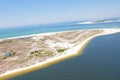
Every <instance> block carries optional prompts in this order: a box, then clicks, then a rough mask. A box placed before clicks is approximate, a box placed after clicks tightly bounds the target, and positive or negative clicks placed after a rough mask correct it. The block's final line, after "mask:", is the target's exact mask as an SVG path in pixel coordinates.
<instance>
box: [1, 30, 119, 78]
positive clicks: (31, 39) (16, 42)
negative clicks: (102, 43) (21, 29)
mask: <svg viewBox="0 0 120 80" xmlns="http://www.w3.org/2000/svg"><path fill="white" fill-rule="evenodd" d="M117 32H120V29H119V28H112V29H90V30H75V31H64V32H53V33H44V34H36V35H30V36H25V37H16V38H9V39H1V40H0V80H4V79H8V78H11V77H14V76H16V75H21V74H24V73H27V72H30V71H33V70H37V69H40V68H42V67H43V66H44V67H46V66H48V65H50V64H53V63H56V62H57V61H60V60H64V59H65V58H68V57H71V56H74V55H78V54H80V53H81V52H82V49H83V48H84V47H85V45H86V44H87V43H88V42H89V41H90V40H91V39H93V38H94V37H96V36H101V35H107V34H113V33H117Z"/></svg>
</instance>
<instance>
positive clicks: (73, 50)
mask: <svg viewBox="0 0 120 80" xmlns="http://www.w3.org/2000/svg"><path fill="white" fill-rule="evenodd" d="M117 29H118V28H117ZM117 29H116V28H115V29H114V28H112V29H111V30H113V32H111V31H108V30H110V29H107V30H106V29H89V30H104V32H103V33H100V34H96V35H94V36H90V37H88V38H87V39H86V40H85V41H83V42H82V43H81V44H78V45H77V46H75V47H73V48H71V49H70V50H69V51H67V52H66V54H63V55H60V56H57V57H52V58H49V59H47V60H46V61H43V62H40V63H37V64H35V65H31V66H28V67H25V68H20V69H16V70H12V71H8V72H6V73H3V74H1V75H0V79H3V80H4V79H9V78H12V77H15V76H18V75H22V74H25V73H28V72H31V71H35V70H38V69H42V68H45V67H48V66H50V65H52V64H55V63H57V62H60V61H62V60H65V59H68V58H70V57H74V56H77V55H80V54H81V53H82V50H83V49H84V48H85V47H86V45H87V44H88V43H89V42H90V41H91V40H92V39H94V38H95V37H98V36H102V35H108V34H113V33H117V32H120V30H118V31H117ZM114 30H115V31H114ZM73 31H80V30H73ZM64 32H66V31H64ZM67 32H70V31H67ZM55 33H62V32H52V34H55ZM42 35H51V33H43V34H41V35H38V34H37V36H42ZM34 36H36V35H32V36H31V37H34ZM29 37H30V36H29ZM21 38H22V37H21ZM13 39H14V38H13Z"/></svg>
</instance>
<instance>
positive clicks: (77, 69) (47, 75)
mask: <svg viewBox="0 0 120 80" xmlns="http://www.w3.org/2000/svg"><path fill="white" fill-rule="evenodd" d="M119 43H120V33H118V34H112V35H107V36H102V37H97V38H95V39H94V40H92V41H91V42H90V43H89V44H88V46H87V47H86V48H85V50H84V51H83V54H82V55H80V56H77V57H74V58H71V59H68V60H65V61H62V62H59V63H56V64H54V65H52V66H50V67H47V68H44V69H42V70H37V71H33V72H30V73H27V74H25V75H21V76H18V77H15V78H11V79H9V80H120V45H119Z"/></svg>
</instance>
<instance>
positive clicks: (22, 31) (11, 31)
mask: <svg viewBox="0 0 120 80" xmlns="http://www.w3.org/2000/svg"><path fill="white" fill-rule="evenodd" d="M77 23H78V22H66V23H56V24H44V25H29V26H19V27H17V28H6V29H0V38H9V37H16V36H24V35H30V34H37V33H46V32H57V31H68V30H81V29H94V28H116V27H118V28H120V22H112V23H102V24H77Z"/></svg>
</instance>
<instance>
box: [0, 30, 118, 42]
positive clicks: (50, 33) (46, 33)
mask: <svg viewBox="0 0 120 80" xmlns="http://www.w3.org/2000/svg"><path fill="white" fill-rule="evenodd" d="M118 29H120V28H98V29H97V28H96V29H82V30H68V31H58V32H45V33H37V34H30V35H25V36H16V37H10V38H0V42H1V41H3V40H9V39H18V38H27V37H34V36H44V35H52V34H56V33H63V32H71V31H83V30H118ZM119 32H120V30H119Z"/></svg>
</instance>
